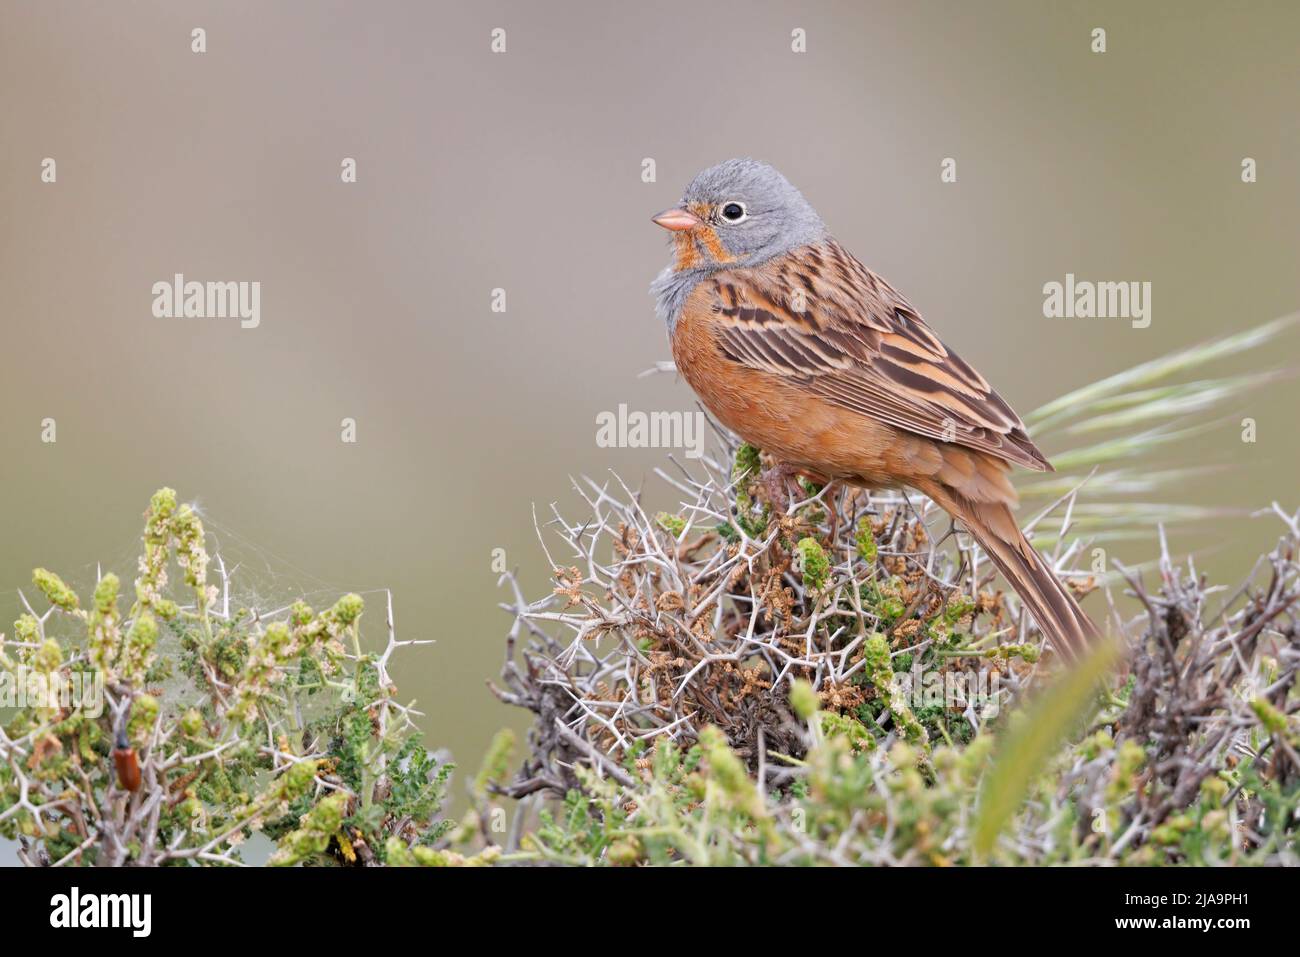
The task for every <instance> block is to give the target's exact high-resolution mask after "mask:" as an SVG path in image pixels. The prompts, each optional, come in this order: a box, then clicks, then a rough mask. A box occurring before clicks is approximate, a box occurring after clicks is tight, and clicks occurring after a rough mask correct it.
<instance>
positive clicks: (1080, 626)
mask: <svg viewBox="0 0 1300 957" xmlns="http://www.w3.org/2000/svg"><path fill="white" fill-rule="evenodd" d="M922 491H924V492H925V493H926V494H927V495H929V496H930V498H932V499H934V501H935V502H937V503H938V504H939V505H941V506H943V507H944V508H945V509H946V510H947V511H948V512H950V513H951V514H952V515H954V516H955V517H956V518H958V519H959V520H960V521H961V522H962V524H963V525H965V526H966V528H967V530H968V531H969V532H970V534H971V535H972V536H974V538H975V540H976V541H977V542H979V544H980V547H981V548H983V549H984V553H985V554H986V555H988V557H989V558H990V559H991V560H992V562H993V564H994V565H996V566H997V568H998V571H1000V572H1001V573H1002V575H1003V577H1004V578H1006V580H1007V582H1008V583H1009V584H1010V585H1011V587H1012V588H1014V589H1015V591H1016V594H1017V595H1019V596H1020V600H1021V601H1022V602H1024V603H1025V605H1026V606H1027V607H1028V608H1029V610H1030V612H1031V613H1032V614H1033V616H1034V621H1036V622H1037V623H1038V627H1039V628H1040V629H1041V630H1042V631H1043V633H1044V634H1046V635H1047V637H1048V638H1049V639H1050V640H1051V642H1052V645H1053V646H1054V647H1055V648H1056V651H1057V653H1058V654H1060V655H1061V656H1062V657H1063V658H1065V659H1066V660H1067V661H1076V660H1078V659H1079V658H1081V657H1082V656H1083V655H1084V654H1085V653H1086V652H1087V650H1088V648H1089V646H1090V645H1092V644H1093V643H1094V642H1095V641H1096V640H1097V639H1098V638H1099V632H1098V631H1097V626H1096V625H1094V624H1093V623H1092V619H1090V618H1089V617H1088V616H1087V614H1085V613H1084V610H1083V609H1082V608H1080V607H1079V603H1078V602H1077V601H1076V600H1075V598H1074V596H1073V595H1071V594H1070V592H1069V591H1068V590H1067V589H1066V588H1065V586H1064V585H1062V584H1061V582H1060V580H1059V579H1058V578H1057V577H1056V574H1055V572H1053V571H1052V568H1051V566H1050V565H1049V564H1048V563H1047V560H1046V559H1045V558H1043V556H1042V555H1041V554H1040V553H1039V551H1038V550H1037V549H1036V548H1034V546H1033V545H1031V544H1030V543H1029V540H1028V539H1027V538H1025V536H1024V533H1023V532H1021V531H1020V526H1019V525H1018V524H1016V520H1015V515H1014V514H1013V513H1012V511H1011V509H1010V508H1008V507H1007V506H1006V505H1004V504H1002V503H1000V502H971V501H969V500H968V499H965V498H963V497H962V496H960V495H958V494H956V493H955V492H953V491H952V490H950V489H946V488H935V489H922Z"/></svg>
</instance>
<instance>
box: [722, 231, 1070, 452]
mask: <svg viewBox="0 0 1300 957" xmlns="http://www.w3.org/2000/svg"><path fill="white" fill-rule="evenodd" d="M779 262H780V265H779V266H774V265H773V264H770V263H769V264H766V265H763V266H759V267H756V268H753V269H731V270H727V271H726V272H725V273H721V274H719V276H718V277H715V278H714V279H713V280H711V282H712V283H713V289H712V292H713V304H712V311H713V314H714V317H715V321H716V322H717V324H718V326H717V329H718V341H719V344H720V346H721V349H722V351H723V354H724V355H725V356H726V357H727V358H728V359H730V360H731V361H734V362H738V363H741V364H743V365H746V366H749V367H751V368H754V369H760V370H762V371H764V372H767V373H769V374H772V375H777V376H783V377H786V378H791V379H795V380H797V381H798V382H799V383H800V384H801V385H802V386H803V387H804V388H806V389H807V390H808V391H810V392H812V393H813V394H815V395H818V396H821V397H822V398H823V399H825V400H827V401H829V402H832V403H835V404H836V405H839V406H841V407H842V408H845V409H849V410H851V411H854V412H857V413H860V414H862V415H866V416H870V417H871V418H874V419H877V420H879V421H882V422H886V423H888V424H890V425H893V426H895V427H897V428H900V429H904V430H906V431H909V432H914V433H916V434H918V435H923V436H926V437H927V438H931V439H935V440H938V441H943V442H953V443H955V444H957V445H962V446H966V447H968V448H972V449H977V450H979V451H982V452H989V453H992V454H994V455H996V456H999V457H1000V458H1003V459H1006V460H1007V461H1009V462H1014V463H1017V464H1019V465H1023V466H1026V467H1027V468H1031V469H1036V470H1044V469H1050V468H1051V465H1050V464H1049V463H1048V461H1047V459H1046V458H1045V457H1044V456H1043V454H1042V453H1041V452H1040V451H1039V450H1038V448H1037V447H1036V446H1035V445H1034V443H1033V442H1032V441H1031V440H1030V438H1029V436H1028V434H1027V433H1026V432H1025V427H1024V423H1023V422H1021V420H1020V417H1019V416H1017V415H1016V413H1015V412H1014V411H1013V410H1012V409H1011V407H1010V406H1009V405H1007V403H1006V402H1005V401H1004V400H1003V399H1002V397H1001V396H999V395H998V394H997V392H995V391H994V390H993V389H992V388H991V387H990V386H989V384H988V382H987V381H986V380H985V379H984V377H983V376H981V375H980V374H979V373H978V372H976V371H975V370H974V369H973V368H972V367H971V366H970V365H969V364H968V363H966V362H965V361H964V360H963V359H962V358H961V357H960V356H958V355H957V354H956V353H954V352H952V351H951V350H949V349H948V348H947V347H946V346H944V344H943V343H942V342H941V341H940V340H939V338H938V336H936V335H935V334H934V332H933V331H932V330H931V329H930V328H929V327H928V326H927V325H926V324H925V321H924V320H923V319H922V318H921V316H920V315H919V314H918V313H917V312H916V310H914V309H913V308H912V307H911V306H910V305H909V304H908V303H907V301H906V300H905V299H903V297H902V296H901V295H900V294H899V293H898V292H896V291H895V290H894V289H893V287H891V286H890V285H889V284H888V283H887V282H885V281H884V280H883V279H881V278H880V277H879V276H876V275H875V274H874V273H872V272H871V271H870V270H868V269H867V268H866V267H865V266H863V265H862V264H861V263H860V262H858V261H857V260H856V259H854V258H853V257H852V256H851V255H850V254H849V253H848V252H847V251H845V250H844V249H843V247H841V246H840V245H839V244H838V243H836V242H834V241H833V240H828V241H827V242H824V243H819V244H817V245H816V246H808V247H804V248H803V249H800V250H796V251H795V252H793V253H791V254H790V255H789V256H787V257H784V258H783V259H782V260H780V261H779Z"/></svg>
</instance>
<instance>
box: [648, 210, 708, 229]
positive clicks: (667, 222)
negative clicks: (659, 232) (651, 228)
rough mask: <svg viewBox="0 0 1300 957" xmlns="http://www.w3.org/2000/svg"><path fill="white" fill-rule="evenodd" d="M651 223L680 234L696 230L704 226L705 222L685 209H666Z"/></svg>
mask: <svg viewBox="0 0 1300 957" xmlns="http://www.w3.org/2000/svg"><path fill="white" fill-rule="evenodd" d="M651 221H652V222H654V223H656V224H657V225H659V226H662V227H663V228H664V229H668V230H671V231H672V232H674V233H680V232H682V231H683V230H687V229H694V228H695V227H696V226H700V225H702V224H703V220H701V219H700V217H698V216H696V215H695V214H694V213H692V212H690V211H689V210H685V209H665V210H664V211H663V212H662V213H660V214H659V215H658V216H655V217H654V218H653V219H652V220H651Z"/></svg>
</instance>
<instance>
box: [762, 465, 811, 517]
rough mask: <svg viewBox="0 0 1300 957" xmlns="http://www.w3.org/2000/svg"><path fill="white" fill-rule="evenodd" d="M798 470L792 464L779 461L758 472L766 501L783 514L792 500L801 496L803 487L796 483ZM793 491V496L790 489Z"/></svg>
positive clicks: (796, 499)
mask: <svg viewBox="0 0 1300 957" xmlns="http://www.w3.org/2000/svg"><path fill="white" fill-rule="evenodd" d="M798 477H799V470H798V469H797V468H795V467H794V466H793V465H787V464H786V463H784V462H780V463H778V464H776V465H774V466H772V467H771V468H768V469H763V471H762V472H760V473H759V476H758V481H759V484H760V485H762V488H763V496H764V498H766V499H767V503H768V504H769V505H771V506H772V508H773V509H775V510H776V511H777V512H779V513H780V514H782V515H784V514H785V513H786V510H787V509H788V508H789V507H790V503H791V502H792V501H798V500H799V499H800V498H802V497H803V489H802V488H800V487H799V485H798ZM792 490H793V491H794V494H793V496H792V495H791V491H792Z"/></svg>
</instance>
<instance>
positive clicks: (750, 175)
mask: <svg viewBox="0 0 1300 957" xmlns="http://www.w3.org/2000/svg"><path fill="white" fill-rule="evenodd" d="M652 221H653V222H654V223H656V224H657V225H659V226H661V227H663V228H664V229H666V230H668V231H669V232H670V233H671V239H672V245H673V257H672V262H670V263H669V265H668V266H667V268H665V269H664V270H663V271H662V272H661V273H660V274H659V275H658V276H657V277H656V278H655V279H654V281H653V282H652V283H651V287H650V290H651V295H652V296H653V297H654V299H655V311H656V313H657V314H658V316H659V318H661V319H662V320H663V321H664V322H665V323H666V325H667V329H668V338H669V342H670V345H671V348H672V355H673V362H674V364H675V366H676V368H677V370H678V372H679V373H680V375H681V376H682V377H683V378H684V379H685V380H686V382H687V384H688V385H690V387H691V388H692V389H693V390H694V391H695V393H696V394H697V395H698V396H699V398H700V400H701V401H702V402H703V403H704V405H705V406H706V407H707V408H708V409H709V411H710V412H711V413H712V414H713V415H714V416H715V417H716V418H717V419H718V420H719V421H721V422H722V424H723V425H725V426H726V427H727V428H729V429H730V430H731V431H733V432H734V433H736V434H737V435H739V436H740V437H741V438H742V439H743V440H744V441H746V442H748V443H750V444H751V445H754V446H756V447H758V448H760V449H762V450H764V451H765V452H766V453H767V454H768V455H770V456H771V457H772V459H774V460H775V462H776V463H777V465H776V466H775V469H774V471H775V473H776V474H777V477H778V478H779V479H780V480H783V481H788V479H789V478H790V477H792V476H793V475H796V474H803V475H805V476H808V477H811V478H813V479H814V480H816V481H819V482H829V481H841V482H843V483H845V484H848V485H853V486H858V487H863V488H870V489H881V488H888V489H895V488H913V489H916V490H918V491H920V492H921V493H922V494H923V495H925V496H927V497H928V498H929V499H930V500H931V501H933V502H934V503H936V504H937V505H939V506H940V507H941V508H943V509H944V510H945V511H946V512H948V514H949V515H950V516H951V517H952V518H954V519H955V520H957V521H959V522H960V523H961V524H962V525H963V526H965V528H966V530H967V532H968V533H969V534H970V535H972V536H973V537H974V538H975V540H976V541H977V542H978V543H979V545H980V546H981V548H982V549H983V551H984V552H985V554H987V555H988V557H989V558H990V559H991V560H992V562H993V564H994V565H996V566H997V568H998V570H999V571H1000V572H1001V573H1002V575H1003V576H1004V577H1005V578H1006V580H1007V582H1008V583H1009V584H1010V585H1011V587H1012V588H1013V589H1014V590H1015V591H1016V593H1017V594H1018V595H1019V596H1020V598H1021V600H1022V602H1023V603H1024V604H1025V605H1026V606H1027V607H1028V609H1029V611H1030V613H1031V614H1032V616H1033V618H1034V620H1035V621H1036V622H1037V624H1038V626H1039V629H1040V630H1041V631H1042V632H1043V633H1044V634H1045V635H1046V636H1047V637H1048V639H1049V640H1050V641H1051V644H1052V646H1053V647H1054V648H1055V650H1056V651H1057V653H1058V654H1059V655H1061V656H1062V657H1063V658H1064V659H1065V660H1067V661H1078V660H1079V659H1080V658H1082V657H1083V656H1084V655H1085V654H1086V653H1087V651H1088V649H1089V646H1090V645H1091V644H1092V643H1093V642H1094V641H1095V640H1096V639H1097V638H1098V636H1099V633H1098V631H1097V628H1096V626H1095V625H1094V624H1093V622H1092V621H1091V619H1089V617H1088V616H1087V614H1086V613H1085V612H1084V611H1083V609H1082V608H1080V606H1079V603H1078V602H1077V601H1076V600H1075V598H1074V596H1073V595H1071V594H1070V592H1069V591H1068V590H1067V589H1066V588H1065V587H1064V586H1063V585H1062V584H1061V582H1060V581H1059V580H1058V578H1057V577H1056V575H1055V574H1054V572H1053V571H1052V568H1051V566H1050V565H1049V564H1048V563H1047V561H1046V560H1045V559H1044V558H1043V556H1042V555H1041V554H1040V553H1039V552H1038V550H1037V549H1035V548H1034V547H1033V545H1032V544H1030V542H1029V541H1028V539H1027V538H1026V537H1025V535H1024V533H1023V532H1022V531H1021V529H1020V526H1019V524H1018V523H1017V522H1016V518H1015V511H1014V510H1015V508H1016V506H1017V504H1018V503H1017V496H1016V491H1015V488H1014V487H1013V485H1012V483H1011V479H1010V471H1011V468H1012V467H1013V466H1022V467H1024V468H1028V469H1032V470H1035V471H1052V466H1051V464H1050V462H1049V461H1048V460H1047V457H1046V456H1045V455H1043V453H1042V452H1041V451H1039V449H1038V447H1037V446H1036V445H1034V443H1033V441H1032V440H1031V439H1030V437H1029V434H1028V432H1027V431H1026V429H1025V426H1024V423H1023V422H1022V421H1021V419H1020V417H1019V416H1018V415H1017V414H1016V413H1015V411H1014V410H1013V409H1012V408H1011V406H1009V405H1008V404H1007V403H1006V402H1005V401H1004V400H1003V399H1002V397H1001V396H999V395H998V393H997V392H995V391H994V390H993V388H992V387H991V386H990V385H989V383H988V382H987V380H985V378H984V377H983V376H982V375H980V373H978V372H977V371H975V369H974V368H973V367H972V366H970V365H969V364H968V363H967V362H966V361H965V360H963V359H962V358H961V357H960V356H958V355H957V353H956V352H954V351H953V350H952V349H950V348H948V347H947V346H945V345H944V344H943V342H941V341H940V339H939V337H938V336H937V335H935V333H934V332H933V330H931V328H930V327H929V325H927V324H926V322H925V320H924V319H922V317H921V314H920V313H919V312H917V310H916V309H915V308H914V307H913V306H912V304H911V303H910V302H908V300H907V299H906V298H905V297H904V296H903V295H902V294H901V293H900V292H898V290H896V289H895V288H894V287H893V286H891V285H890V284H889V283H888V282H886V281H885V280H884V279H883V278H881V277H880V276H879V275H877V274H876V273H874V272H873V271H871V270H870V269H868V268H867V267H866V266H864V265H863V264H862V263H861V262H859V261H858V260H857V259H856V258H855V257H854V256H853V254H852V253H850V252H849V251H848V250H847V249H845V248H844V246H842V245H841V244H840V243H839V242H837V241H836V240H835V239H834V238H833V237H832V236H831V234H830V233H829V232H828V230H827V228H826V225H825V223H824V222H823V221H822V218H821V217H820V216H819V215H818V214H817V212H816V211H815V210H814V209H813V207H812V206H811V205H810V204H809V203H808V201H807V200H806V199H804V197H803V195H802V194H801V193H800V192H799V190H798V189H796V188H795V187H794V185H793V184H791V183H790V181H789V180H788V179H786V177H785V176H783V175H782V174H781V173H780V172H779V171H778V170H776V169H775V168H774V167H772V166H770V165H768V164H767V163H763V162H760V161H758V160H754V159H748V158H744V159H731V160H727V161H726V162H723V163H719V164H718V165H716V166H712V167H710V168H708V169H706V170H704V171H703V172H701V173H699V174H698V175H697V176H696V177H695V178H694V179H693V180H692V181H691V183H690V184H689V185H688V186H687V188H686V191H685V193H684V194H683V196H682V200H681V203H680V204H679V205H678V206H676V207H674V208H672V209H667V210H664V211H663V212H661V213H659V214H658V215H656V216H654V217H652ZM766 477H767V478H769V479H770V478H771V476H766Z"/></svg>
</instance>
